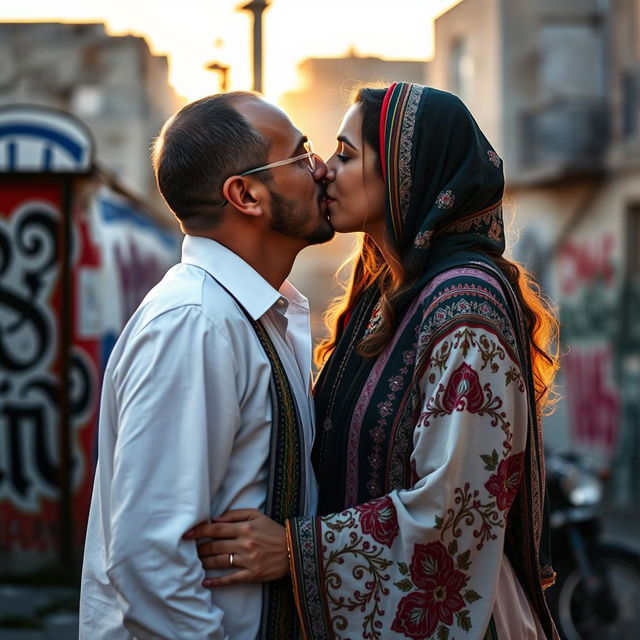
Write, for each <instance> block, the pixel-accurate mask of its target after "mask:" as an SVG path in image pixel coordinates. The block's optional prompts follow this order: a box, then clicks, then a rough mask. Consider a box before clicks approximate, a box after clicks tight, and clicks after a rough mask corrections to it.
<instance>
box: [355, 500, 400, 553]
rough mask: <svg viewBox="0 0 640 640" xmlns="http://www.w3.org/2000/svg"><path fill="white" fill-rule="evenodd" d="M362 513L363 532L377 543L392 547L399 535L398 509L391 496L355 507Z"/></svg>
mask: <svg viewBox="0 0 640 640" xmlns="http://www.w3.org/2000/svg"><path fill="white" fill-rule="evenodd" d="M355 509H356V511H359V512H360V524H361V526H362V531H363V532H364V533H367V534H369V535H370V536H371V537H372V538H373V539H374V540H375V541H376V542H379V543H380V544H384V545H385V546H387V547H390V546H391V544H392V543H393V540H394V539H395V537H396V536H397V535H398V531H399V528H398V519H397V516H396V508H395V507H394V506H393V502H392V500H391V498H390V497H389V496H384V497H382V498H378V499H377V500H373V501H371V502H367V503H366V504H362V505H359V506H357V507H355Z"/></svg>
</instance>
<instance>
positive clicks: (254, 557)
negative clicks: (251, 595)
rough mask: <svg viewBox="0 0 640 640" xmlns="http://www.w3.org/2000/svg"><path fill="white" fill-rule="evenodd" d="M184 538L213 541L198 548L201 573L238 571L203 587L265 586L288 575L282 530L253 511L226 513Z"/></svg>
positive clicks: (198, 526)
mask: <svg viewBox="0 0 640 640" xmlns="http://www.w3.org/2000/svg"><path fill="white" fill-rule="evenodd" d="M184 537H185V538H186V539H188V540H193V539H195V540H197V539H200V538H215V539H214V540H212V541H210V542H202V543H200V544H198V556H199V557H200V561H201V562H202V566H203V567H204V568H205V569H228V568H230V567H238V568H239V570H238V571H234V572H233V573H229V574H228V575H226V576H221V577H218V578H206V579H205V580H204V581H203V583H202V584H203V585H204V586H205V587H225V586H229V585H232V584H238V583H239V582H269V581H271V580H277V579H279V578H282V577H284V576H286V575H289V557H288V554H287V539H286V533H285V529H284V527H283V526H281V525H279V524H278V523H276V522H274V521H273V520H271V518H268V517H267V516H265V515H264V513H261V512H260V511H257V510H256V509H237V510H235V511H227V513H225V514H224V515H222V516H220V517H218V518H212V519H211V522H203V523H202V524H199V525H197V526H196V527H194V528H193V529H190V530H189V531H188V532H187V533H186V534H185V535H184ZM232 555H233V563H231V558H232Z"/></svg>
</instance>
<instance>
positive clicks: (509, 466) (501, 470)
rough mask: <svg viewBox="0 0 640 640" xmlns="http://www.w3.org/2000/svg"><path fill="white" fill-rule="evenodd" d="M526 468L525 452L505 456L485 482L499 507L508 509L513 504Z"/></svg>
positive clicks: (503, 509) (504, 509)
mask: <svg viewBox="0 0 640 640" xmlns="http://www.w3.org/2000/svg"><path fill="white" fill-rule="evenodd" d="M523 470H524V453H518V454H516V455H515V456H510V457H509V458H505V459H504V460H502V461H501V462H500V464H499V465H498V471H497V473H495V474H493V475H492V476H491V477H490V478H489V480H487V482H486V483H485V485H484V486H485V488H486V489H487V491H488V492H489V493H490V494H491V495H492V496H495V498H496V503H497V505H498V509H500V510H502V511H508V510H509V507H511V505H512V504H513V501H514V500H515V497H516V495H517V494H518V489H519V488H520V481H521V479H522V472H523Z"/></svg>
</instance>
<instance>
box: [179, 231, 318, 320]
mask: <svg viewBox="0 0 640 640" xmlns="http://www.w3.org/2000/svg"><path fill="white" fill-rule="evenodd" d="M182 262H183V263H185V264H192V265H195V266H196V267H200V268H201V269H204V270H205V271H206V272H207V273H209V274H210V275H211V276H212V277H213V278H215V279H216V280H217V281H218V282H219V283H220V284H221V285H222V286H223V287H224V288H225V289H227V290H228V291H229V292H230V293H231V294H232V295H233V296H234V297H235V298H236V299H237V300H238V302H239V303H240V304H241V305H242V306H243V307H244V308H245V309H246V310H247V313H248V314H249V315H250V316H251V317H252V318H253V319H254V320H257V319H258V318H260V317H261V316H263V315H264V314H265V313H266V312H267V311H268V310H269V309H270V308H271V307H272V306H273V305H275V304H276V303H277V302H278V301H279V300H284V302H285V303H286V304H282V303H280V308H281V309H282V310H283V311H284V310H286V308H287V306H288V304H289V303H294V304H296V305H298V306H302V307H304V308H308V303H307V299H306V298H305V297H304V296H303V295H301V294H300V293H299V292H298V291H297V289H296V288H295V287H294V286H293V285H292V284H291V283H290V282H289V281H287V280H285V281H284V283H283V284H282V286H281V287H280V291H276V290H275V289H274V288H273V287H272V286H271V285H270V284H269V283H268V282H267V281H266V280H265V279H264V278H263V277H262V276H261V275H260V274H259V273H258V272H257V271H256V270H255V269H254V268H253V267H251V266H250V265H248V264H247V263H246V262H245V261H244V260H243V259H242V258H241V257H240V256H238V255H237V254H235V253H233V251H231V250H230V249H227V247H225V246H224V245H222V244H220V243H219V242H216V241H215V240H211V239H210V238H203V237H201V236H190V235H187V236H185V238H184V241H183V242H182Z"/></svg>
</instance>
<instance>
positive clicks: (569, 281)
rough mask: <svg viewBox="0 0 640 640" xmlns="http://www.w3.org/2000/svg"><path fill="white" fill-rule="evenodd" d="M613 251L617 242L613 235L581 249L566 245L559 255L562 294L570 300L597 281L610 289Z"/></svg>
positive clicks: (569, 242)
mask: <svg viewBox="0 0 640 640" xmlns="http://www.w3.org/2000/svg"><path fill="white" fill-rule="evenodd" d="M614 249H615V239H614V236H613V234H611V233H604V234H602V235H601V236H600V237H599V238H597V239H595V240H594V241H592V242H588V243H585V244H580V245H579V244H575V243H573V242H571V241H567V242H565V243H564V244H563V245H562V246H561V247H560V252H559V254H558V272H559V282H560V291H561V292H562V293H563V294H564V295H569V296H570V295H573V294H574V293H576V290H577V289H578V288H580V287H582V286H584V285H585V284H588V283H591V282H593V281H595V280H601V281H602V282H603V283H605V284H606V285H607V286H611V285H612V284H613V280H614V275H615V270H614V266H613V252H614Z"/></svg>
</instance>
